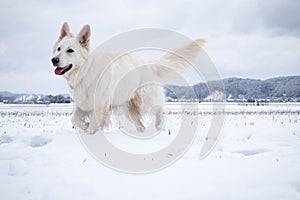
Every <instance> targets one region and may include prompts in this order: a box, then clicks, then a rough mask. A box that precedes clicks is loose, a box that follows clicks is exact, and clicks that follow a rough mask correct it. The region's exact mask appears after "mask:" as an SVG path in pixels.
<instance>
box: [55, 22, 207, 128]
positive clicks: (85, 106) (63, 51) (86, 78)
mask: <svg viewBox="0 0 300 200" xmlns="http://www.w3.org/2000/svg"><path fill="white" fill-rule="evenodd" d="M90 35H91V30H90V27H89V25H85V26H84V27H83V28H82V29H81V31H80V32H79V34H78V35H77V36H76V37H74V36H73V34H72V33H71V32H70V29H69V26H68V24H67V23H64V24H63V26H62V28H61V33H60V36H59V39H58V41H57V42H56V43H55V45H54V49H53V58H58V59H59V62H58V63H56V64H54V66H55V67H58V68H63V67H65V66H68V65H70V64H72V68H71V69H70V70H69V71H67V72H66V73H65V74H63V76H64V77H65V78H66V80H67V82H68V84H69V89H70V93H71V96H72V98H73V100H74V111H73V116H72V123H73V124H74V125H75V126H76V127H79V128H80V129H83V130H87V131H89V132H90V133H94V132H96V131H97V130H99V129H103V128H104V127H106V126H108V125H109V123H110V115H111V112H112V111H113V110H114V109H116V108H122V109H123V111H124V113H125V114H126V116H127V117H128V119H129V120H130V121H132V122H133V124H134V125H135V126H136V128H137V130H138V131H144V130H145V126H144V125H143V123H142V122H141V118H142V115H143V114H144V113H147V112H150V111H152V112H154V114H155V116H156V124H155V125H156V128H157V129H161V128H162V123H163V115H162V109H161V108H162V107H161V105H163V103H164V98H165V96H164V91H163V89H162V87H160V86H157V85H147V86H145V87H142V86H143V85H144V84H145V83H146V82H147V81H151V82H159V83H165V84H172V83H182V82H181V80H180V78H179V76H176V75H174V73H171V72H170V69H168V68H166V67H158V66H167V67H170V68H172V70H175V71H177V72H179V73H180V72H184V71H187V70H188V69H189V67H190V65H189V63H188V62H186V61H184V60H183V59H182V58H181V57H185V58H188V59H189V60H194V59H195V58H196V57H197V55H198V54H199V52H200V50H201V47H202V46H203V44H204V40H203V39H198V40H195V41H194V42H192V43H191V44H189V45H187V46H185V47H182V48H180V49H177V50H175V51H174V52H173V53H167V54H166V55H165V56H163V57H162V58H160V59H159V60H155V61H151V62H150V65H149V61H147V60H146V59H144V58H141V57H139V56H136V55H133V54H126V55H117V54H113V53H109V52H102V51H97V50H94V51H93V52H91V53H89V39H90ZM69 49H72V50H73V51H74V52H68V50H69ZM176 54H177V55H176ZM178 55H180V56H178ZM112 60H115V61H114V62H112V63H111V61H112ZM110 63H111V64H110ZM109 64H110V65H109ZM144 64H148V65H147V66H148V67H144V68H143V70H138V67H140V66H141V65H144ZM149 66H150V67H149ZM133 69H137V70H133ZM139 69H142V68H139ZM132 70H133V71H132ZM130 71H131V72H130ZM128 72H130V73H129V75H128ZM100 76H101V78H100ZM126 76H127V78H126ZM124 77H125V78H124ZM99 80H100V82H99ZM124 80H125V81H124ZM140 87H141V89H138V88H140ZM115 88H117V92H116V94H118V96H117V98H112V96H113V95H114V94H113V93H114V92H113V91H114V90H115ZM135 89H137V90H135ZM111 99H112V101H111Z"/></svg>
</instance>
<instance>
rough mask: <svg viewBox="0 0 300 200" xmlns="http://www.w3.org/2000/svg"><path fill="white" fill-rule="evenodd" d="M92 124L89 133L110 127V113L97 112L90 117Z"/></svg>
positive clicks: (106, 111)
mask: <svg viewBox="0 0 300 200" xmlns="http://www.w3.org/2000/svg"><path fill="white" fill-rule="evenodd" d="M89 119H90V124H89V127H88V132H89V133H92V134H93V133H95V132H97V131H98V130H103V129H104V128H106V127H108V125H109V122H110V112H109V111H108V110H105V111H103V110H100V109H99V110H96V111H95V112H92V113H90V115H89Z"/></svg>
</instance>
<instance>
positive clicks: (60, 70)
mask: <svg viewBox="0 0 300 200" xmlns="http://www.w3.org/2000/svg"><path fill="white" fill-rule="evenodd" d="M70 69H72V64H70V65H67V66H65V67H56V68H55V71H54V73H55V74H56V75H63V74H65V73H66V72H67V71H69V70H70Z"/></svg>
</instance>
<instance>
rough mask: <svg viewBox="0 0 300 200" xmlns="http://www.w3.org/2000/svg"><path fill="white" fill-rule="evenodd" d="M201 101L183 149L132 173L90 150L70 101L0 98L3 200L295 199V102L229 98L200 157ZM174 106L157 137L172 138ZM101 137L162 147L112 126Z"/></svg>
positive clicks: (299, 140) (298, 117)
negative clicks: (169, 161)
mask: <svg viewBox="0 0 300 200" xmlns="http://www.w3.org/2000/svg"><path fill="white" fill-rule="evenodd" d="M199 105H200V111H201V112H200V113H199V118H200V122H199V133H198V135H197V138H196V139H195V141H194V143H193V145H192V146H191V148H190V149H189V150H188V152H187V153H186V154H185V155H184V156H183V157H182V158H181V159H180V160H179V161H177V162H176V163H175V164H173V165H171V166H170V167H168V168H166V169H164V170H161V171H158V172H156V173H151V174H142V175H132V174H125V173H120V172H117V171H114V170H111V169H109V168H107V167H105V166H103V165H102V164H100V163H98V162H97V161H95V160H94V159H93V158H92V156H91V155H89V154H88V153H87V151H86V150H85V149H84V147H83V146H82V145H81V142H80V140H79V138H78V136H77V134H76V130H74V129H72V127H71V123H70V118H71V116H70V114H71V110H72V108H71V106H70V105H50V106H42V105H39V106H30V105H24V106H19V105H4V104H0V199H105V200H108V199H124V200H125V199H143V200H146V199H172V200H175V199H197V200H198V199H222V200H223V199H243V200H245V199H249V200H253V199H272V200H275V199H278V200H282V199H288V200H291V199H300V173H299V170H300V104H270V105H269V106H258V107H254V106H238V105H236V104H228V105H227V106H226V115H225V121H224V124H223V129H222V135H221V137H220V140H219V142H218V144H217V146H216V147H215V149H214V150H213V152H212V153H211V154H210V155H209V156H208V157H206V158H205V159H204V160H199V159H198V157H199V152H200V149H201V145H202V143H203V141H204V138H205V134H206V132H207V130H208V127H209V125H210V120H211V118H212V113H211V112H210V111H211V105H210V104H199ZM176 109H178V108H177V106H176V105H172V104H169V105H167V106H166V110H169V111H174V112H169V113H168V114H167V122H166V130H165V131H163V132H162V133H160V134H161V136H160V138H162V140H161V141H168V138H169V140H170V141H172V139H173V138H174V134H169V133H175V132H176V129H177V128H178V123H179V121H180V119H181V116H180V112H176ZM169 130H170V131H169ZM98 134H99V133H98ZM105 135H106V136H107V137H108V138H109V139H110V140H111V141H112V142H113V143H114V144H115V145H119V147H120V148H123V149H126V150H128V151H134V150H137V149H139V148H141V146H142V147H143V146H145V147H147V148H146V149H147V150H148V149H149V148H151V147H152V146H151V144H152V145H153V149H154V150H157V148H158V149H159V148H161V147H162V146H161V144H160V142H159V141H158V142H157V143H151V142H150V143H149V142H148V143H147V141H145V140H138V141H135V142H131V140H134V139H133V138H130V137H129V138H128V137H127V136H125V135H124V134H123V133H122V132H121V131H118V129H116V128H113V127H112V128H111V130H109V131H107V132H106V133H105ZM170 141H169V142H170ZM143 142H145V145H144V144H143ZM139 143H142V145H140V146H138V145H139ZM134 145H137V146H136V147H135V146H134ZM142 150H143V149H141V151H142Z"/></svg>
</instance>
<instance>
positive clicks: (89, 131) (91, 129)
mask: <svg viewBox="0 0 300 200" xmlns="http://www.w3.org/2000/svg"><path fill="white" fill-rule="evenodd" d="M98 130H99V129H98V128H95V127H94V128H90V127H89V128H88V129H86V132H87V133H89V134H91V135H93V134H95V133H96V132H97V131H98Z"/></svg>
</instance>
